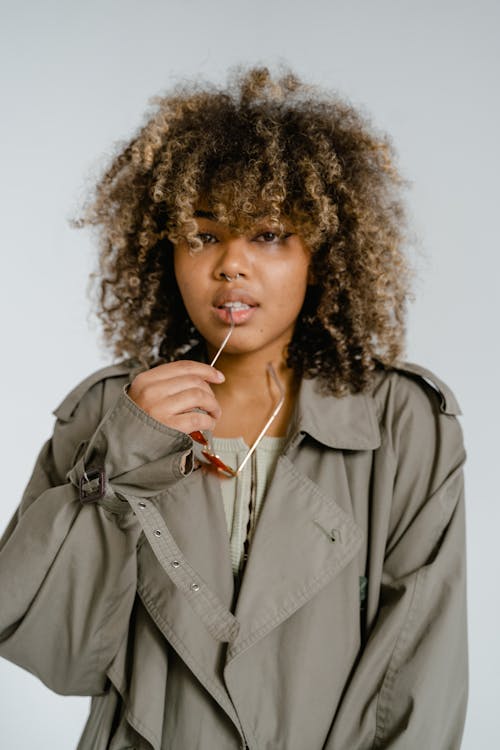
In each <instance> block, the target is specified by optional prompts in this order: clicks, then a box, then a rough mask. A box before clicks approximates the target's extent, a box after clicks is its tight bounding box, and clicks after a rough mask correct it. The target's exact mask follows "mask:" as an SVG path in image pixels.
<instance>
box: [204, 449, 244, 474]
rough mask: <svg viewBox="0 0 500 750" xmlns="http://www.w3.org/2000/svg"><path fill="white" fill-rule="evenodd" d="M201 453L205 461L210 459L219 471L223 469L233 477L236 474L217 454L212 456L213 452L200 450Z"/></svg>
mask: <svg viewBox="0 0 500 750" xmlns="http://www.w3.org/2000/svg"><path fill="white" fill-rule="evenodd" d="M202 453H203V455H204V456H205V458H206V459H207V461H210V463H211V464H212V466H215V468H216V469H218V470H219V471H225V472H226V474H230V475H231V476H233V477H235V476H236V472H235V471H234V469H231V467H230V466H226V464H225V463H224V461H221V459H220V458H219V457H218V456H214V454H213V453H209V452H208V451H202Z"/></svg>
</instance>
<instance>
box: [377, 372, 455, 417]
mask: <svg viewBox="0 0 500 750" xmlns="http://www.w3.org/2000/svg"><path fill="white" fill-rule="evenodd" d="M371 395H372V396H373V398H374V401H375V405H376V409H377V412H378V415H379V418H383V415H384V412H387V410H389V411H391V410H394V411H398V412H399V411H400V410H401V409H402V408H403V407H404V406H406V407H407V408H409V409H411V408H415V409H419V410H423V411H427V412H428V413H436V412H437V413H439V414H445V415H447V416H450V417H457V416H458V415H460V414H462V410H461V408H460V406H459V403H458V399H457V397H456V395H455V393H454V391H453V390H452V388H451V387H450V385H449V384H448V383H447V382H445V381H444V380H443V379H442V378H440V377H439V376H438V375H437V374H436V373H435V372H433V371H432V370H430V369H428V368H427V367H424V366H423V365H421V364H417V363H415V362H404V361H400V362H398V363H396V364H392V365H386V364H383V363H382V362H379V361H378V360H377V366H376V371H375V376H374V381H373V387H372V394H371Z"/></svg>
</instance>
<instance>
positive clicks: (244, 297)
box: [213, 289, 259, 325]
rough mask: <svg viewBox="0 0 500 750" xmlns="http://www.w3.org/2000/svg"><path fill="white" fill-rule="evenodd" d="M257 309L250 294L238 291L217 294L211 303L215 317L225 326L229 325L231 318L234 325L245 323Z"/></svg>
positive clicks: (257, 305)
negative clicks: (225, 324)
mask: <svg viewBox="0 0 500 750" xmlns="http://www.w3.org/2000/svg"><path fill="white" fill-rule="evenodd" d="M258 307H259V304H258V302H257V301H256V300H255V299H254V298H253V297H252V296H251V295H250V294H248V293H247V292H244V291H242V290H238V289H232V290H231V291H227V290H223V291H221V292H219V294H217V295H216V296H215V299H214V302H213V310H214V312H215V315H216V316H217V318H218V319H219V320H222V322H224V323H227V324H230V323H231V317H232V319H233V320H234V322H235V324H236V325H238V324H241V323H246V321H247V320H249V319H250V318H251V317H252V315H253V314H254V313H255V310H256V309H257V308H258Z"/></svg>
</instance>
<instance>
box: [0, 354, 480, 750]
mask: <svg viewBox="0 0 500 750" xmlns="http://www.w3.org/2000/svg"><path fill="white" fill-rule="evenodd" d="M139 369H140V368H137V364H136V363H135V364H134V362H133V361H126V362H122V363H119V364H117V365H113V366H110V367H106V368H104V369H101V370H99V371H98V372H95V373H94V374H92V375H90V377H88V378H87V379H86V380H84V381H83V382H82V383H81V384H80V385H78V386H77V387H76V388H75V389H74V390H73V391H72V392H71V393H70V394H69V395H68V396H67V397H66V398H65V399H64V401H63V402H62V403H61V405H60V406H59V407H58V408H57V409H56V410H55V411H54V414H55V416H56V417H57V421H56V424H55V427H54V432H53V435H52V437H51V439H50V440H48V441H47V442H46V443H45V445H44V446H43V447H42V449H41V452H40V455H39V456H38V459H37V461H36V465H35V467H34V470H33V474H32V476H31V479H30V481H29V484H28V485H27V487H26V490H25V492H24V495H23V498H22V501H21V503H20V506H19V508H18V509H17V511H16V513H15V514H14V516H13V518H12V520H11V522H10V524H9V526H8V528H7V529H6V531H5V533H4V535H3V537H2V539H1V542H0V654H1V655H3V656H4V657H5V658H7V659H9V660H11V661H13V662H15V663H16V664H18V665H20V666H21V667H23V668H25V669H27V670H29V671H30V672H32V673H33V674H35V675H37V676H38V677H39V678H40V679H41V680H42V681H43V682H44V683H45V684H46V685H47V686H48V687H49V688H51V689H52V690H54V691H56V692H57V693H60V694H64V695H88V696H92V700H91V707H90V715H89V718H88V721H87V723H86V726H85V728H84V731H83V734H82V737H81V740H80V742H79V745H78V750H126V749H131V748H134V749H135V750H140V749H141V750H142V749H144V750H151V748H152V749H153V750H237V749H238V748H245V747H248V748H249V749H250V750H320V749H322V748H324V749H325V750H375V749H376V748H391V750H403V749H404V750H412V749H413V748H415V749H417V748H418V749H419V750H420V748H426V750H453V749H455V748H458V747H459V746H460V741H461V735H462V731H463V724H464V717H465V708H466V702H467V626H466V584H465V522H464V494H463V464H464V461H465V457H466V453H465V449H464V443H463V435H462V429H461V426H460V423H459V421H458V419H457V415H458V414H460V413H461V412H460V409H459V407H458V404H457V402H456V400H455V397H454V395H453V393H452V392H451V390H450V389H449V387H448V386H447V385H446V384H445V383H443V382H442V381H441V380H439V379H438V378H437V377H436V376H435V375H434V374H433V373H431V372H430V371H428V370H426V369H425V368H423V367H420V366H418V365H413V364H409V363H402V364H401V367H400V368H388V369H386V368H383V367H382V366H380V367H379V368H378V370H377V378H376V381H375V384H374V386H373V388H372V389H371V390H370V391H369V392H365V393H362V394H356V395H349V396H345V397H342V398H336V397H333V396H329V395H322V394H321V393H320V392H319V391H318V390H317V389H316V384H315V381H313V380H304V381H303V383H302V386H301V390H300V394H299V398H298V402H297V407H296V412H295V415H294V417H293V419H292V421H291V423H290V430H289V440H288V442H287V446H286V449H285V451H284V455H282V456H281V457H280V459H279V461H278V464H277V468H276V472H275V475H274V478H273V480H272V483H271V485H270V488H269V491H268V494H267V496H266V499H265V501H264V505H263V508H262V512H261V516H260V518H259V521H258V524H257V527H256V531H255V536H254V538H253V541H252V545H251V550H250V557H249V560H248V563H247V567H246V570H245V574H244V578H243V582H242V586H241V590H240V592H239V595H238V597H237V600H236V601H233V598H234V597H233V586H234V583H233V575H232V568H231V560H230V554H229V535H228V531H227V526H226V519H225V515H224V510H223V505H222V501H221V495H220V488H219V484H218V481H219V480H218V479H217V478H216V477H214V476H213V475H210V474H207V473H206V472H205V471H204V470H203V469H196V468H195V465H193V461H192V441H191V438H190V437H189V436H187V435H185V434H184V433H181V432H178V431H177V430H174V429H170V428H169V427H166V426H164V425H163V424H161V423H159V422H158V421H156V420H155V419H153V418H151V417H150V416H149V415H147V414H146V413H145V412H144V411H143V410H141V409H140V408H139V407H138V406H137V405H136V404H135V403H134V402H133V401H132V400H131V399H130V398H129V396H128V395H127V389H128V385H129V383H130V382H131V380H132V378H133V377H134V376H135V374H136V373H137V372H138V371H139Z"/></svg>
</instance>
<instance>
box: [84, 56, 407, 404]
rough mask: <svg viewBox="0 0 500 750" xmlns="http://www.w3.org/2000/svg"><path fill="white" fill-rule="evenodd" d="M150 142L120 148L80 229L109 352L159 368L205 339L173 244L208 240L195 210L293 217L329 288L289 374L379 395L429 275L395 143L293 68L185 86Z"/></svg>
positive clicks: (312, 310)
mask: <svg viewBox="0 0 500 750" xmlns="http://www.w3.org/2000/svg"><path fill="white" fill-rule="evenodd" d="M151 104H152V111H150V112H149V113H147V116H146V121H145V123H144V124H143V126H142V127H141V128H140V129H139V131H138V132H137V134H136V135H135V136H134V137H133V138H132V139H131V140H130V141H129V142H128V143H125V144H120V145H119V151H118V153H117V154H116V155H115V156H114V157H113V158H112V160H111V163H110V164H109V165H108V166H107V168H106V170H105V171H104V173H103V175H102V176H101V177H100V178H99V180H98V182H97V185H96V186H95V188H94V189H93V191H92V194H91V197H90V198H89V200H88V201H87V203H86V204H85V206H84V207H83V209H82V214H81V217H80V219H79V220H78V221H77V222H75V223H76V224H77V225H78V226H93V227H96V229H97V233H98V240H99V255H98V270H97V271H96V272H94V273H92V274H91V282H92V281H97V282H98V290H97V291H98V293H97V298H96V301H97V316H98V318H99V319H100V321H101V322H102V324H103V339H104V343H105V346H106V347H108V348H112V350H113V353H114V355H115V356H117V357H130V358H132V359H135V360H137V361H138V362H140V363H141V364H142V365H143V366H145V367H146V368H149V367H151V366H153V363H159V362H161V361H172V360H173V359H175V358H177V357H179V356H180V355H182V354H183V353H184V352H185V351H186V349H188V347H189V345H193V344H194V343H195V342H196V341H198V342H200V343H203V342H201V337H200V335H199V333H198V332H197V331H196V330H195V329H194V326H193V324H192V323H191V321H190V320H189V317H188V315H187V312H186V309H185V307H184V304H183V301H182V298H181V295H180V292H179V290H178V287H177V283H176V281H175V277H174V272H173V246H174V243H175V242H176V241H177V240H178V239H179V238H180V237H184V238H186V239H187V240H188V242H189V243H190V245H191V248H192V251H193V252H196V251H197V249H198V248H199V246H200V245H201V243H200V240H199V239H198V238H197V236H196V234H197V232H198V231H199V230H198V226H197V222H196V219H195V218H194V212H195V210H196V206H197V205H198V204H199V201H200V200H201V199H205V200H208V201H209V204H210V207H211V210H212V212H214V213H215V215H216V216H217V218H218V220H219V221H223V222H232V223H233V224H235V225H237V226H238V227H245V226H247V224H250V223H251V221H252V218H253V217H255V216H257V215H261V214H262V210H263V209H265V210H266V212H267V215H268V216H269V217H270V219H271V220H272V221H273V222H275V223H276V224H277V225H281V219H282V218H283V217H285V216H286V217H290V218H291V220H292V222H293V224H294V227H296V228H297V231H298V232H299V233H300V234H301V236H302V237H303V238H304V240H305V241H306V243H307V245H308V246H309V248H310V250H311V271H312V278H313V279H314V283H313V284H311V285H310V286H309V287H308V291H307V294H306V299H305V302H304V305H303V308H302V310H301V313H300V315H299V317H298V319H297V321H296V325H295V331H294V335H293V337H292V340H291V342H290V344H289V346H288V349H287V365H288V366H289V367H291V368H293V370H294V371H295V373H296V375H297V376H298V377H305V378H313V377H317V378H318V379H319V381H320V383H321V385H322V386H323V388H324V389H326V390H327V391H328V392H330V393H332V394H334V395H339V396H340V395H343V394H345V393H347V392H358V391H361V390H364V389H366V388H367V387H368V386H369V384H370V383H371V380H372V378H373V373H374V371H375V369H376V368H377V367H380V366H382V367H386V366H391V365H392V364H395V363H396V361H397V360H399V359H400V358H401V356H402V353H403V351H404V346H405V329H406V322H405V319H406V309H407V300H408V299H409V298H410V297H411V296H412V295H411V292H410V281H411V279H412V275H413V271H412V269H411V268H410V264H409V261H408V259H407V257H406V256H405V253H404V251H403V245H404V243H405V240H406V232H405V228H406V217H405V210H404V205H403V202H402V199H401V187H402V186H404V185H405V184H406V183H405V181H404V180H403V179H402V177H401V175H400V174H399V172H398V170H397V169H396V166H395V161H396V159H395V153H394V148H393V146H392V143H391V140H390V139H389V137H388V136H387V134H380V133H378V132H377V131H376V130H375V128H374V127H373V126H372V125H371V123H370V121H369V120H368V118H367V116H366V115H362V114H361V113H360V111H359V110H357V109H355V108H354V107H353V106H352V105H350V104H349V103H348V102H346V101H345V100H342V99H341V98H340V97H339V96H338V95H336V94H334V93H328V92H325V91H323V90H321V89H319V88H318V87H316V86H312V85H308V84H305V83H304V82H302V81H301V80H300V79H299V78H298V77H297V76H296V75H295V74H293V73H292V72H291V71H290V70H288V69H285V70H281V71H280V73H279V75H277V76H276V77H274V78H273V76H272V75H271V73H270V71H269V69H268V68H267V67H254V68H251V69H249V70H245V69H244V68H241V67H240V66H238V67H236V68H233V69H232V70H231V71H230V75H229V79H228V83H227V85H226V86H224V87H221V88H218V87H216V86H215V85H213V84H207V83H203V84H201V83H199V82H191V83H188V84H186V83H184V84H179V85H177V86H176V87H174V88H173V89H172V90H171V91H170V92H169V93H168V94H167V95H166V96H162V97H155V98H154V99H153V100H152V101H151Z"/></svg>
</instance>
